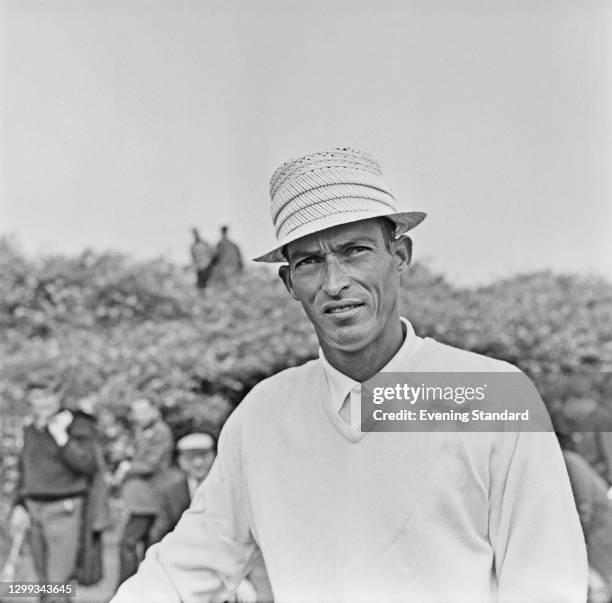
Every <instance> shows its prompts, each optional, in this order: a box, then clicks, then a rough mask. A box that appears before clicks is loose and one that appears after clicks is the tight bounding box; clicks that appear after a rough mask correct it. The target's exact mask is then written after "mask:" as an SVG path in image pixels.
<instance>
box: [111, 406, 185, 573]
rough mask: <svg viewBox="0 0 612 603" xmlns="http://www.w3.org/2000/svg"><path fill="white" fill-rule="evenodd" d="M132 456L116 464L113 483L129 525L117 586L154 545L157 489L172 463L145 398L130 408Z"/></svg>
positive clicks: (166, 434) (164, 431)
mask: <svg viewBox="0 0 612 603" xmlns="http://www.w3.org/2000/svg"><path fill="white" fill-rule="evenodd" d="M131 415H132V421H133V423H134V426H135V430H134V455H133V457H132V459H131V460H124V461H122V462H121V463H120V464H119V467H118V468H117V473H116V475H115V478H116V481H118V482H123V487H122V491H121V495H122V497H123V500H124V502H125V505H126V507H127V511H128V514H129V516H128V521H127V524H126V526H125V530H124V532H123V537H122V539H121V544H120V553H119V555H120V567H119V583H122V582H123V581H124V580H126V579H127V578H129V577H130V576H131V575H132V574H134V573H135V572H136V569H137V568H138V564H139V562H140V559H141V552H144V550H146V549H147V547H148V546H149V545H150V544H152V543H153V542H154V538H152V534H151V528H152V527H153V524H154V522H155V518H156V517H157V515H158V512H159V503H158V490H157V488H158V485H159V483H160V481H161V480H162V479H163V476H164V473H165V472H166V470H167V469H168V467H169V466H170V462H171V460H172V449H173V447H174V441H173V438H172V433H171V431H170V428H169V427H168V425H166V423H164V422H163V421H162V419H161V417H160V414H159V411H158V409H157V408H156V407H155V406H154V405H153V404H152V403H151V401H150V400H147V399H146V398H140V399H138V400H135V401H134V402H133V403H132V406H131Z"/></svg>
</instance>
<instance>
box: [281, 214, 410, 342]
mask: <svg viewBox="0 0 612 603" xmlns="http://www.w3.org/2000/svg"><path fill="white" fill-rule="evenodd" d="M287 247H288V249H287V253H288V257H289V268H285V269H284V270H283V269H282V268H281V271H280V274H281V277H282V278H283V281H284V282H285V285H286V286H287V288H288V290H289V292H290V293H291V295H292V296H293V297H294V298H295V299H297V300H298V301H300V302H301V303H302V306H303V307H304V310H305V311H306V314H307V315H308V318H309V319H310V321H311V322H312V324H313V326H314V328H315V330H316V332H317V336H318V338H319V342H320V343H321V346H322V347H323V349H324V351H325V348H326V347H330V348H333V349H335V350H339V351H343V352H359V351H360V350H362V349H364V348H365V347H367V346H368V345H370V344H371V343H372V342H373V341H375V340H376V339H377V337H380V336H382V334H383V333H384V330H385V327H386V326H387V325H388V324H389V321H390V319H391V317H392V316H394V315H396V314H397V315H398V316H399V311H398V309H397V306H398V292H399V276H400V272H401V271H402V270H403V269H404V268H405V267H406V266H407V265H408V263H409V261H410V244H409V239H399V240H397V241H393V242H391V243H390V247H391V249H389V248H388V244H387V243H385V237H384V235H383V230H382V226H381V224H380V221H378V220H363V221H360V222H354V223H351V224H343V225H340V226H335V227H333V228H328V229H326V230H324V231H321V232H319V233H315V234H312V235H308V236H306V237H302V238H301V239H298V240H297V241H293V242H292V243H289V245H288V246H287Z"/></svg>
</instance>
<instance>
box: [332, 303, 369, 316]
mask: <svg viewBox="0 0 612 603" xmlns="http://www.w3.org/2000/svg"><path fill="white" fill-rule="evenodd" d="M361 306H363V303H361V302H352V301H351V302H348V301H347V302H337V303H333V304H327V305H326V306H325V308H324V309H323V311H324V312H325V314H346V313H348V312H351V311H352V310H355V309H357V308H360V307H361Z"/></svg>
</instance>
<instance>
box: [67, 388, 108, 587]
mask: <svg viewBox="0 0 612 603" xmlns="http://www.w3.org/2000/svg"><path fill="white" fill-rule="evenodd" d="M96 404H97V398H96V397H95V396H93V395H90V396H86V397H83V398H81V399H79V401H78V402H77V412H80V413H81V414H82V415H83V416H85V417H88V418H89V420H90V421H91V422H92V425H93V426H94V437H93V438H92V445H93V447H94V453H95V457H96V472H95V473H94V475H93V476H92V477H91V479H90V483H89V488H88V490H87V493H86V495H85V500H84V509H83V529H82V530H81V540H80V545H79V557H78V561H77V568H76V578H77V581H78V583H79V584H82V585H84V586H89V585H92V584H96V583H97V582H98V581H99V580H101V579H102V578H103V575H104V568H103V550H102V534H103V532H104V530H106V529H108V528H110V527H111V525H112V520H111V511H110V505H109V495H108V488H107V485H106V480H105V477H106V470H107V467H106V461H105V460H104V450H103V447H102V443H101V437H100V430H99V428H98V425H97V418H96V415H95V411H96Z"/></svg>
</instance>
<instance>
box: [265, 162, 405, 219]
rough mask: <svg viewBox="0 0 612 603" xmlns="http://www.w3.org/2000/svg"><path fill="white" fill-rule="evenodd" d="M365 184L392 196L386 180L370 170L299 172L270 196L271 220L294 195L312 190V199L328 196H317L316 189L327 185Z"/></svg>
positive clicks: (323, 193) (325, 194)
mask: <svg viewBox="0 0 612 603" xmlns="http://www.w3.org/2000/svg"><path fill="white" fill-rule="evenodd" d="M351 185H358V186H366V187H371V188H375V189H378V190H380V191H384V192H385V193H387V194H388V195H390V196H393V193H392V192H391V189H390V188H389V185H388V184H387V182H386V181H385V180H384V179H383V178H381V177H380V176H377V175H376V174H372V173H370V172H360V171H357V170H354V169H348V168H337V167H334V168H328V169H319V170H315V171H311V172H307V173H305V174H301V175H300V176H297V177H296V178H294V179H292V180H290V181H289V182H286V183H285V184H283V185H282V186H281V187H279V188H278V189H277V190H276V192H275V193H274V196H273V198H272V206H271V208H270V210H271V213H272V222H273V223H276V220H277V218H278V214H279V212H280V211H281V210H282V209H283V208H284V207H285V206H286V205H288V204H290V203H292V202H293V200H294V199H295V198H296V197H299V196H301V195H303V194H304V193H308V192H311V191H312V194H313V198H314V199H317V198H319V199H324V198H326V197H327V198H328V197H329V195H328V194H327V193H325V192H322V193H320V194H321V195H322V196H320V197H318V196H317V195H318V194H319V193H317V192H316V191H318V190H319V189H321V188H324V187H328V186H351Z"/></svg>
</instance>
